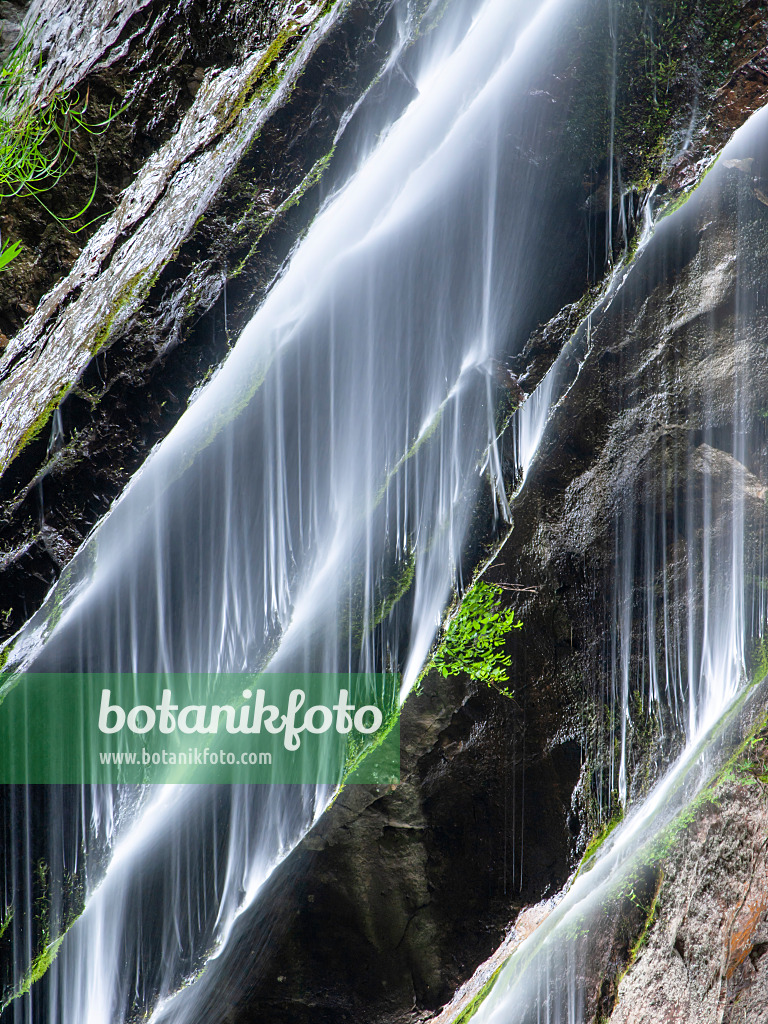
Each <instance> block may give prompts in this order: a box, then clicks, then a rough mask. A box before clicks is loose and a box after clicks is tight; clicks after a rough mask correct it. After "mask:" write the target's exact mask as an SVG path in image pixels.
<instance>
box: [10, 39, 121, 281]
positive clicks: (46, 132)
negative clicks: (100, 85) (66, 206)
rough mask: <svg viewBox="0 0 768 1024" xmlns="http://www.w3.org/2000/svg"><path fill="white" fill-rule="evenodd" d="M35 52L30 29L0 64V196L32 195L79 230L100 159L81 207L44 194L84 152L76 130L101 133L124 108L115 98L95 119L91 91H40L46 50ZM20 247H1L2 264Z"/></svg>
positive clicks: (62, 221)
mask: <svg viewBox="0 0 768 1024" xmlns="http://www.w3.org/2000/svg"><path fill="white" fill-rule="evenodd" d="M32 28H34V26H32ZM32 53H33V43H32V38H31V31H30V30H29V29H28V30H27V31H25V32H24V33H22V35H21V36H20V38H19V40H18V41H17V42H16V44H15V45H14V47H13V49H12V50H11V52H10V54H9V55H8V57H7V59H6V61H5V63H4V64H3V67H2V69H0V200H2V199H11V198H14V197H17V196H18V197H21V198H26V197H32V198H34V199H35V200H36V201H37V202H38V203H40V205H41V206H42V207H43V209H44V210H45V211H46V213H48V214H49V215H50V216H51V217H53V219H54V220H55V221H56V222H57V223H58V224H59V225H60V226H62V227H63V228H65V229H66V230H67V231H69V232H71V233H72V234H76V233H77V232H78V231H82V230H83V228H85V227H87V226H88V225H86V224H83V225H81V226H80V227H78V228H71V227H70V226H69V224H70V222H71V221H74V220H77V218H78V217H81V216H82V215H83V214H84V213H85V212H86V211H87V210H88V208H89V207H90V205H91V203H92V202H93V199H94V196H95V195H96V186H97V184H98V165H97V167H96V172H95V175H94V183H93V189H92V191H91V194H90V196H89V197H88V199H87V201H86V202H85V205H84V206H83V207H82V208H81V209H80V210H78V211H77V213H74V214H71V215H69V216H66V217H64V216H61V215H60V214H57V213H54V212H53V211H52V210H51V209H50V208H49V207H48V206H46V204H45V203H44V202H43V200H42V199H41V198H40V197H41V196H42V195H44V194H45V193H46V192H50V191H51V189H53V188H55V187H56V186H57V185H58V184H59V182H60V181H61V180H62V178H64V177H65V176H66V175H67V174H69V172H70V171H71V170H72V168H73V167H74V165H75V162H76V161H77V159H78V157H79V153H78V150H77V147H76V145H75V133H76V132H77V131H78V130H82V131H84V132H86V133H87V134H88V135H102V134H103V133H104V132H105V131H106V130H107V128H108V127H109V125H110V124H111V123H112V121H113V120H114V119H115V118H116V117H117V116H118V114H119V113H121V111H120V110H117V111H114V110H113V109H112V105H111V104H110V107H109V111H108V113H107V116H106V117H105V118H104V119H103V120H102V121H95V122H94V121H89V120H87V119H86V112H87V110H88V100H89V92H88V91H86V94H85V98H84V99H83V98H82V96H81V95H80V94H79V93H78V92H77V91H72V90H61V91H59V92H56V91H54V92H53V93H51V94H50V95H48V96H45V97H42V98H40V97H38V95H37V92H36V72H38V71H39V70H40V69H41V67H42V55H41V56H39V57H38V58H37V60H35V59H34V58H33V56H32ZM97 219H98V218H97ZM91 223H93V222H92V221H91ZM20 249H21V244H20V243H19V242H14V243H13V244H6V246H5V247H4V248H3V250H2V252H0V270H3V269H4V268H5V267H7V265H8V264H9V263H10V262H11V260H13V259H14V258H15V257H16V256H17V255H18V254H19V251H20Z"/></svg>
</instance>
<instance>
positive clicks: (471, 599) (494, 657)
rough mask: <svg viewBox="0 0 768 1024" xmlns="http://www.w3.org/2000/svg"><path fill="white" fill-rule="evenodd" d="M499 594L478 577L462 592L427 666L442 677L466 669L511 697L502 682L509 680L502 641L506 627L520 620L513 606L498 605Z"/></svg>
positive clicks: (508, 660)
mask: <svg viewBox="0 0 768 1024" xmlns="http://www.w3.org/2000/svg"><path fill="white" fill-rule="evenodd" d="M501 594H502V588H501V587H499V586H497V585H495V584H492V583H483V582H482V581H480V582H478V583H476V584H475V585H474V587H472V589H471V590H469V591H468V592H467V593H466V594H465V596H464V600H463V601H462V602H461V605H460V606H459V610H458V612H457V613H456V615H455V616H454V618H453V619H452V620H451V622H450V623H449V625H448V628H447V629H446V631H445V636H444V638H443V642H442V643H441V644H440V646H439V648H438V649H437V652H436V653H435V656H434V658H433V659H432V662H431V665H430V667H431V668H436V669H437V670H438V672H440V674H441V675H442V676H446V677H447V676H452V675H458V674H459V673H460V672H466V674H467V675H469V676H471V678H472V679H474V680H475V681H476V682H479V683H487V684H488V686H491V687H493V688H494V689H495V690H498V691H499V693H501V694H503V695H504V696H505V697H511V696H512V693H511V691H510V690H508V689H507V687H506V686H505V685H504V684H505V683H507V682H508V681H509V677H508V675H507V668H508V667H509V666H510V665H511V664H512V659H511V658H510V656H509V655H508V654H505V652H504V645H505V642H506V637H507V634H508V633H509V631H510V630H511V629H520V628H521V627H522V625H523V624H522V622H520V621H519V620H517V619H516V617H515V611H514V609H513V608H504V607H502V604H501Z"/></svg>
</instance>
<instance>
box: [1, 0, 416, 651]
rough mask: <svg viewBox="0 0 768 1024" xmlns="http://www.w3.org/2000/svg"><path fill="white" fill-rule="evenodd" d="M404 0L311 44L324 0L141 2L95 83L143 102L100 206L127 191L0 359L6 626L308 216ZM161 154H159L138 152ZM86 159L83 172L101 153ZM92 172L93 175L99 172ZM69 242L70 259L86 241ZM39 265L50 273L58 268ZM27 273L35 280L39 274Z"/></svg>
mask: <svg viewBox="0 0 768 1024" xmlns="http://www.w3.org/2000/svg"><path fill="white" fill-rule="evenodd" d="M390 7H391V3H390V2H389V0H382V3H379V4H365V5H363V6H361V7H360V8H359V9H358V8H356V7H355V5H354V4H353V5H351V6H350V7H349V8H348V10H347V12H346V14H347V17H345V19H343V20H342V21H341V22H339V24H338V25H336V26H335V27H333V28H332V30H331V29H328V31H327V32H326V35H325V36H324V37H323V39H322V40H320V39H319V38H318V39H317V40H315V42H313V43H311V45H310V44H309V43H308V40H309V39H310V36H311V33H312V32H313V31H315V29H314V27H313V26H314V20H316V17H317V15H318V11H319V8H317V7H314V8H310V7H309V6H306V5H305V6H304V7H303V8H302V14H301V16H300V17H299V16H298V15H297V17H299V20H295V19H294V20H292V21H290V23H289V24H290V25H291V26H293V28H291V29H290V30H286V29H285V26H284V25H282V23H281V21H280V17H281V14H283V13H284V10H283V7H282V6H280V5H276V6H274V7H267V6H264V5H257V6H256V7H254V6H253V5H244V6H243V8H242V9H241V8H240V6H238V4H236V3H234V4H231V5H229V6H227V7H226V9H225V8H215V9H214V8H210V7H208V6H206V7H205V10H203V7H201V8H200V9H199V10H198V9H197V8H191V7H190V8H189V9H186V8H185V11H186V14H185V16H184V17H183V18H182V17H181V16H180V15H179V16H178V17H177V16H176V15H177V14H178V12H175V8H173V6H172V5H167V6H159V5H153V6H152V7H151V8H150V9H148V11H147V12H145V14H146V17H145V15H144V14H141V17H142V18H144V19H145V20H144V21H142V22H141V24H138V23H135V18H134V19H129V21H128V22H127V23H126V27H125V30H124V33H123V34H122V35H121V36H120V38H119V40H118V42H116V43H115V44H114V47H113V49H112V50H110V51H109V52H108V53H107V55H106V56H104V57H103V60H102V65H103V66H102V67H101V69H100V70H98V71H95V72H94V73H93V75H92V76H91V78H92V81H91V80H90V79H89V80H88V82H87V83H86V88H90V87H91V85H92V86H93V88H92V93H91V94H92V95H98V96H100V97H101V99H100V101H99V102H100V103H101V107H102V108H103V109H107V108H108V99H109V98H110V97H111V98H114V97H115V95H117V96H118V99H120V100H121V99H122V95H124V94H126V93H127V94H129V95H131V96H132V97H133V101H132V103H131V105H130V106H129V107H128V108H127V112H126V115H128V112H130V116H129V119H128V120H127V121H123V120H122V119H121V121H120V122H119V125H116V126H115V127H114V128H111V129H110V133H109V147H108V149H107V150H106V153H105V154H104V155H102V158H101V160H100V163H99V174H100V178H101V180H102V181H103V182H106V183H107V184H105V186H104V193H103V194H102V195H101V198H100V199H99V197H97V201H96V202H95V206H94V213H99V212H101V211H102V210H103V209H105V208H106V209H108V208H109V205H110V199H116V198H117V194H116V188H117V186H122V185H124V184H128V189H127V191H126V192H125V193H124V194H123V195H122V199H121V201H120V203H119V206H118V210H117V211H116V213H115V215H114V216H113V217H111V218H110V219H109V220H108V221H105V222H104V224H103V225H102V227H101V228H99V230H98V232H97V233H96V235H95V236H94V237H93V238H92V239H91V241H90V243H89V244H88V246H87V247H86V249H85V250H84V251H83V252H82V254H81V255H80V256H79V258H78V262H77V264H76V266H75V268H74V269H73V270H72V272H71V273H70V274H69V276H67V277H66V278H64V279H63V280H62V281H61V282H60V283H59V285H58V286H57V287H56V288H55V289H54V290H53V291H52V292H51V293H49V295H48V296H47V297H46V298H45V299H44V300H43V301H42V303H41V304H40V305H39V306H38V309H37V310H36V312H35V314H34V316H33V317H32V320H31V321H30V322H29V323H27V324H26V326H25V327H24V328H23V329H22V331H21V332H20V333H18V334H16V336H15V337H14V338H13V341H12V342H10V343H9V344H8V345H6V348H5V353H4V355H3V356H2V357H1V358H0V407H2V409H3V410H4V412H3V413H2V414H0V424H2V426H0V433H3V434H4V437H5V441H6V442H9V440H10V439H11V437H12V436H14V435H15V436H16V441H17V442H18V439H19V437H20V436H21V435H20V434H19V428H20V424H21V420H23V418H24V416H25V415H26V416H27V417H28V420H29V422H28V423H27V426H26V428H25V429H26V440H25V439H24V438H22V441H23V442H24V443H23V444H22V446H21V449H20V455H19V456H18V457H17V458H16V459H14V460H13V462H12V465H11V467H10V469H6V472H5V473H4V474H3V476H2V481H1V482H0V504H2V508H3V515H2V517H1V518H2V541H1V543H2V555H0V594H1V595H2V598H1V599H0V610H1V611H2V616H1V617H0V628H2V634H3V635H4V636H8V635H10V634H11V633H12V632H14V631H15V629H16V628H18V626H20V625H21V623H22V622H23V621H25V620H26V618H27V617H28V616H29V615H30V614H31V613H32V612H33V611H34V609H35V607H37V606H38V605H39V603H40V601H41V600H42V597H43V596H44V594H45V592H46V591H47V590H48V588H49V586H50V585H51V583H52V582H53V581H54V580H55V579H56V578H57V576H58V575H59V573H60V572H61V570H62V569H63V567H64V566H65V565H66V563H67V562H68V560H69V558H70V557H71V555H72V553H73V552H74V550H76V548H77V547H78V546H79V544H80V543H81V542H82V539H83V537H84V536H85V535H86V534H87V532H88V531H89V529H90V528H91V526H92V525H93V524H94V523H95V522H96V521H97V520H98V518H99V517H100V516H101V515H102V514H103V513H104V511H106V508H107V507H108V506H109V505H110V504H111V502H112V500H114V498H115V497H116V495H117V494H118V493H119V491H120V489H121V487H122V486H123V484H124V483H125V482H126V481H127V479H129V477H130V475H131V474H132V472H134V471H135V469H137V468H138V466H139V465H140V463H141V462H142V461H143V459H144V458H145V457H146V454H147V453H148V451H149V449H150V448H151V447H152V445H153V444H154V443H155V442H156V441H157V440H158V439H160V438H161V437H163V436H164V435H165V434H166V433H167V432H168V431H169V430H170V428H171V427H172V426H173V424H174V423H175V422H176V420H177V419H178V417H179V416H180V415H181V413H182V412H183V411H184V408H185V407H186V404H187V401H188V399H189V396H190V394H191V393H192V390H193V389H194V387H195V386H196V385H197V384H198V383H199V382H200V380H201V379H202V378H203V377H204V376H205V374H206V373H207V372H209V371H210V370H211V369H212V368H213V366H214V365H216V364H217V363H218V362H219V361H220V359H221V358H222V357H223V355H224V354H225V353H226V351H227V349H228V346H229V344H230V342H231V339H232V338H233V337H235V336H236V335H237V334H238V333H239V331H240V330H241V328H242V327H243V326H244V324H245V323H246V322H247V320H248V319H249V317H250V314H251V312H252V310H253V308H254V307H255V305H256V304H257V302H258V300H259V298H260V297H261V296H262V295H263V293H264V290H265V288H266V287H267V286H268V284H269V282H270V281H271V279H272V277H273V275H274V273H275V272H276V270H277V269H278V267H279V266H280V264H281V262H282V260H283V259H284V257H285V255H286V253H287V251H288V250H289V248H290V245H291V244H292V242H293V240H294V239H295V237H296V234H297V233H298V232H300V231H301V230H302V228H303V227H304V226H306V223H307V222H308V220H309V219H310V218H311V217H312V215H313V213H314V211H315V210H316V208H317V202H318V201H319V200H318V193H317V182H318V181H319V178H320V173H319V172H318V168H319V169H320V171H321V170H322V167H323V164H322V161H323V158H324V157H327V156H328V155H329V154H330V152H331V151H332V150H333V145H334V137H335V134H336V131H337V129H338V125H339V120H340V118H341V116H342V114H343V113H344V111H345V110H346V109H347V107H348V106H349V104H350V102H351V101H352V100H353V99H354V98H355V97H356V96H359V95H360V93H361V92H363V91H364V90H365V89H366V88H367V86H368V85H369V84H370V81H371V78H372V77H373V76H375V74H376V73H377V72H378V71H379V70H380V67H381V63H382V62H383V61H384V60H385V58H386V53H387V49H388V46H389V43H390V41H391V32H392V31H393V28H394V25H393V23H392V22H391V21H387V19H386V16H387V12H388V11H389V10H390ZM291 10H293V9H291ZM217 12H218V16H219V18H220V21H219V27H221V25H223V26H225V27H227V26H228V27H230V28H231V29H232V35H231V39H237V40H238V41H239V42H238V45H237V47H232V48H231V49H232V52H228V47H227V45H226V40H227V39H229V38H230V36H229V35H227V33H224V34H223V35H222V33H221V32H218V31H217V32H214V31H212V23H211V22H210V19H215V16H216V15H217ZM140 13H141V12H140ZM136 17H139V15H138V14H137V15H136ZM302 19H303V20H302ZM281 25H282V27H281ZM280 31H282V32H283V34H284V41H283V42H281V39H283V37H280V38H278V37H279V36H280ZM286 32H287V35H286ZM272 37H274V38H272ZM270 39H271V42H270ZM273 43H274V44H275V46H274V47H273V50H272V55H271V56H269V54H270V51H269V45H272V44H273ZM278 44H279V45H278ZM302 46H305V49H306V47H307V46H308V51H307V52H308V53H309V54H311V59H309V57H307V59H306V61H305V63H304V64H303V65H302V63H301V60H297V62H296V65H295V66H294V68H293V70H292V72H291V75H292V76H293V79H294V81H293V91H292V93H291V97H290V100H291V101H290V104H289V105H288V106H287V107H284V106H283V103H282V101H281V100H280V98H279V96H277V94H275V93H274V89H275V83H272V84H270V82H271V79H270V78H269V76H275V75H278V72H279V69H280V68H281V67H283V62H286V61H288V59H289V58H290V57H292V56H295V55H296V54H297V53H298V51H299V50H300V49H301V47H302ZM126 50H127V52H124V51H126ZM240 51H246V52H245V53H244V54H243V53H242V52H240ZM174 54H175V55H176V56H174ZM305 56H306V55H305ZM268 57H269V59H267V58H268ZM217 61H218V62H219V63H216V62H217ZM196 68H197V69H198V70H200V69H202V70H203V71H204V74H202V79H201V76H200V75H198V78H194V74H195V73H196V72H195V69H196ZM299 72H301V73H299ZM189 75H191V76H192V79H191V80H192V81H194V82H195V83H196V87H195V88H194V89H193V90H192V92H190V91H189V90H187V88H186V84H185V83H186V81H187V78H186V77H185V76H187V77H188V76H189ZM94 76H95V77H94ZM174 76H176V78H178V79H179V81H176V78H174ZM326 76H330V77H329V81H326ZM199 79H200V80H201V81H202V85H201V84H200V80H199ZM267 80H269V81H267ZM275 81H276V82H279V75H278V78H277V79H276V80H275ZM174 82H175V83H176V84H175V85H174ZM179 82H180V83H181V85H180V84H179ZM197 85H200V88H199V89H198V88H197ZM182 86H183V93H184V95H183V97H182V98H181V99H180V98H179V96H180V93H179V90H180V89H182ZM177 87H178V88H177ZM260 90H261V91H260ZM264 90H266V92H265V91H264ZM270 90H272V91H270ZM262 92H263V93H264V95H262ZM192 93H194V97H193V95H192ZM158 97H159V102H158ZM404 99H405V97H404ZM166 101H167V107H166V106H164V104H165V102H166ZM163 111H165V113H163ZM150 114H151V116H150ZM166 115H167V116H166ZM169 125H170V126H171V128H172V129H173V130H172V132H171V133H170V134H169V135H168V138H167V139H164V135H166V134H168V132H169ZM158 146H159V147H160V148H159V149H158ZM149 153H154V156H153V157H152V158H151V160H150V161H149V163H148V164H144V163H143V161H144V160H145V158H146V157H147V155H148V154H149ZM123 157H124V162H123ZM78 166H82V168H83V173H85V170H86V169H87V162H86V161H82V163H81V165H78ZM90 170H91V172H93V166H91V167H90ZM137 170H138V175H137V176H136V178H135V180H133V181H132V182H131V174H132V172H135V171H137ZM110 172H112V173H110ZM126 175H128V182H126V180H125V179H126ZM81 184H82V186H83V188H84V189H85V188H90V185H89V182H88V178H87V175H85V176H84V177H83V179H82V182H81ZM76 194H77V189H75V195H76ZM99 204H101V205H99ZM35 218H37V220H36V219H35ZM39 219H40V211H35V212H34V216H33V217H32V218H31V220H30V221H29V222H27V221H26V220H25V221H24V223H25V224H27V226H28V227H29V230H31V231H33V232H34V230H35V228H34V225H35V224H36V223H37V222H38V221H39ZM4 230H6V232H7V226H6V228H4ZM25 242H26V243H27V245H28V246H29V254H30V258H31V259H32V260H33V262H36V263H39V262H40V259H39V255H40V249H39V245H37V246H36V245H35V239H33V238H29V239H27V238H25ZM68 244H69V243H68ZM71 245H73V246H74V247H75V248H74V250H73V253H72V255H73V258H74V256H76V255H77V251H78V249H77V245H76V243H75V242H74V241H73V242H71ZM57 252H58V256H57V257H56V258H57V259H59V258H60V256H61V250H57ZM19 259H20V260H21V257H19ZM22 262H23V261H22ZM166 264H168V265H166ZM42 265H43V271H42V273H43V277H42V278H41V281H42V280H44V279H45V274H46V273H48V271H46V270H45V266H47V264H46V263H45V261H44V260H43V261H42ZM12 267H13V274H16V275H17V276H16V277H14V276H13V274H11V273H10V272H9V273H8V274H3V275H0V290H2V288H5V289H6V294H9V293H12V292H13V289H14V288H15V287H16V285H17V284H18V283H19V277H18V275H21V278H22V279H24V274H25V270H26V268H25V266H22V265H21V264H20V266H19V267H18V268H16V267H15V266H14V265H12ZM38 269H39V268H38ZM49 270H50V268H49ZM32 277H33V281H32V284H31V285H30V283H29V282H28V281H27V282H26V283H27V286H31V287H33V288H34V287H36V285H35V284H34V280H35V278H34V274H33V275H32ZM227 278H229V283H228V285H227V288H226V294H225V292H224V284H225V281H227ZM37 297H38V295H37V293H36V294H34V295H31V296H30V299H31V300H32V301H37ZM16 298H17V299H18V296H16ZM27 304H28V303H27ZM30 308H31V307H30ZM14 309H15V305H14V304H13V302H11V303H9V304H8V305H6V306H5V315H7V316H8V317H10V318H11V319H10V320H9V321H6V326H5V328H4V329H5V330H6V331H9V332H11V333H12V328H13V326H14V325H17V324H18V323H19V321H18V320H13V316H14V314H13V310H14ZM2 315H3V314H0V318H1V317H2ZM1 328H3V323H0V329H1ZM182 347H183V351H182ZM94 353H96V354H95V355H94ZM75 380H76V381H77V383H76V384H75V385H74V387H72V388H70V390H69V391H68V393H67V398H66V400H65V401H64V403H63V405H62V406H61V408H60V419H59V420H58V422H56V421H51V420H49V416H50V414H51V410H52V408H53V407H54V406H55V405H56V403H57V402H58V401H60V398H61V394H62V393H63V391H66V390H67V387H68V384H67V382H68V381H69V382H72V381H75ZM25 396H26V397H25ZM41 402H42V406H41V405H40V403H41ZM41 408H42V412H40V409H41ZM11 410H13V414H12V415H11ZM20 417H21V419H20ZM54 427H55V428H56V429H55V430H54ZM15 443H16V442H14V441H12V440H11V441H10V444H11V448H12V447H13V445H14V444H15ZM9 450H10V449H8V448H7V446H6V448H5V451H6V456H7V455H8V452H9Z"/></svg>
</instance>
